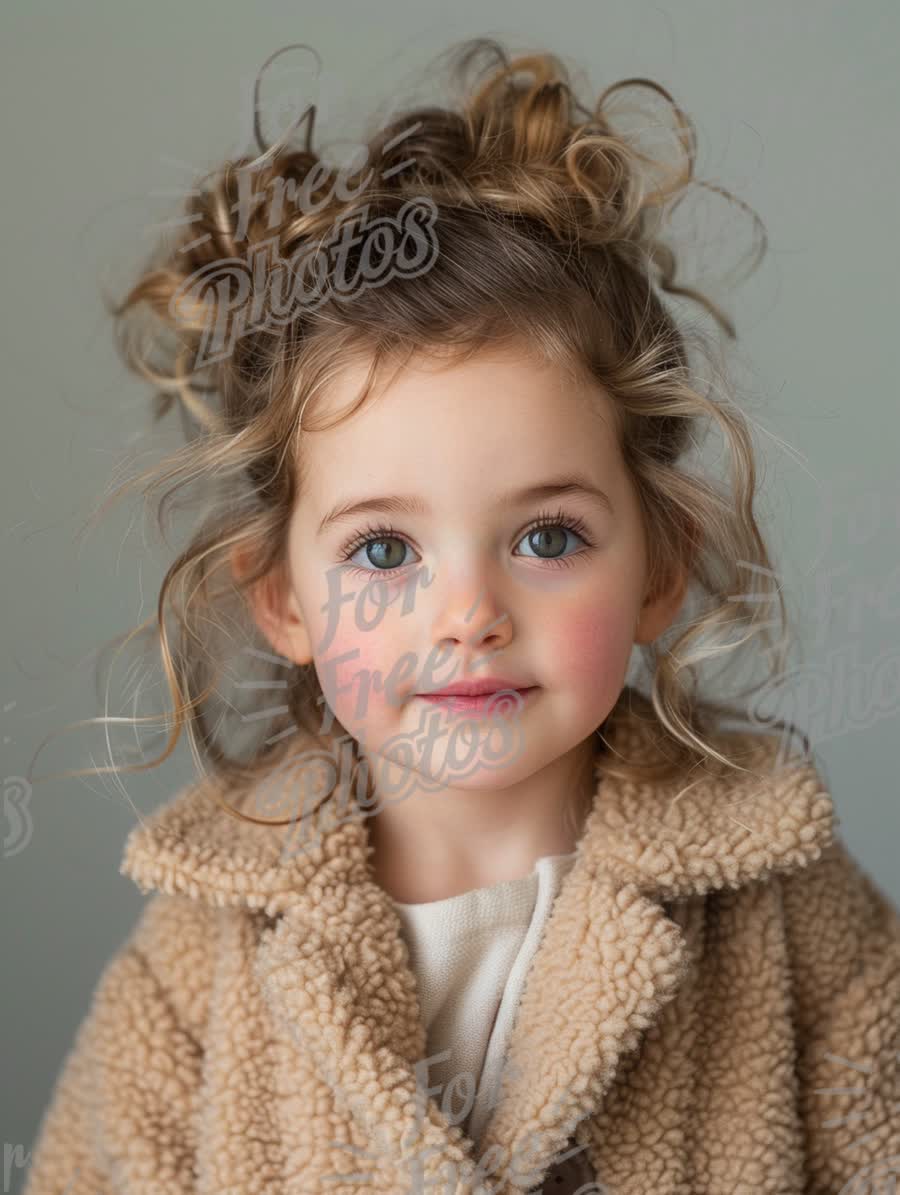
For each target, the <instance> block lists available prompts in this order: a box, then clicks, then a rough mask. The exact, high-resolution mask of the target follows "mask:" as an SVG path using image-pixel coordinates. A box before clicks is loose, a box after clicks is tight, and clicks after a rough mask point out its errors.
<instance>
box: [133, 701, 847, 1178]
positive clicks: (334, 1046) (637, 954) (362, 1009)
mask: <svg viewBox="0 0 900 1195" xmlns="http://www.w3.org/2000/svg"><path fill="white" fill-rule="evenodd" d="M734 735H737V738H736V739H735V738H734V737H733V736H734ZM606 738H607V742H608V743H609V744H610V748H611V750H612V751H613V752H615V753H618V754H622V755H624V756H626V757H634V758H640V759H643V758H650V757H652V756H654V755H655V754H656V753H657V752H658V750H659V746H658V741H657V739H656V737H655V736H654V734H653V733H652V730H651V728H650V726H649V724H647V723H641V722H638V721H634V720H630V719H621V720H619V719H615V720H613V722H612V725H611V726H610V728H609V730H608V732H607V735H606ZM729 744H731V745H734V746H739V747H741V748H744V747H746V746H747V745H748V744H749V745H752V746H753V752H752V754H751V755H749V757H745V758H744V766H745V767H746V768H749V769H751V771H747V772H735V771H733V770H730V769H729V770H728V771H727V772H726V773H724V775H718V776H717V775H715V774H713V773H710V774H707V773H703V774H702V775H701V776H700V777H699V778H698V779H697V780H696V781H695V783H694V784H693V785H692V786H691V787H689V788H687V790H685V786H684V785H683V784H682V783H678V782H675V781H673V782H670V783H654V784H640V785H638V784H633V783H625V782H622V781H619V780H615V779H614V778H612V777H610V776H608V775H607V776H603V775H602V761H599V762H598V785H597V789H596V793H595V797H594V802H593V805H592V808H591V810H590V812H589V815H588V817H587V819H586V822H585V826H584V829H583V832H582V836H581V838H580V840H579V843H578V846H577V854H576V859H575V862H574V864H573V866H572V868H571V869H570V870H569V872H568V874H567V875H566V876H565V877H564V880H563V884H562V887H561V889H560V891H559V893H558V895H557V898H556V901H555V902H554V907H553V909H552V910H551V915H550V918H549V920H548V922H547V925H546V927H545V930H544V934H543V936H542V938H541V941H540V943H539V945H538V950H537V953H536V955H535V958H534V960H533V962H532V966H531V969H530V971H529V976H528V980H527V983H526V986H525V989H524V991H523V993H522V997H521V1000H520V1004H519V1008H518V1010H517V1016H516V1020H515V1022H514V1025H513V1030H512V1033H511V1036H510V1040H509V1045H508V1050H507V1056H506V1062H505V1069H504V1073H503V1077H502V1081H501V1090H500V1093H499V1095H498V1099H497V1103H496V1104H495V1106H494V1108H493V1111H492V1114H491V1117H490V1119H489V1121H488V1123H487V1125H486V1127H485V1131H484V1133H483V1134H482V1136H481V1140H480V1142H479V1143H478V1146H477V1153H476V1144H475V1143H474V1142H473V1141H472V1140H471V1139H469V1138H467V1137H466V1136H465V1135H464V1134H463V1133H462V1131H461V1130H460V1128H459V1127H455V1126H452V1125H451V1124H450V1122H449V1121H448V1120H447V1118H446V1117H445V1115H444V1113H443V1111H442V1107H441V1095H440V1094H439V1095H438V1096H437V1098H435V1097H434V1096H431V1097H428V1098H427V1099H426V1098H425V1096H424V1091H423V1089H424V1088H425V1087H427V1086H428V1084H429V1076H428V1075H427V1073H426V1074H425V1075H424V1076H423V1075H422V1073H421V1070H420V1069H417V1063H418V1064H419V1066H421V1062H420V1060H422V1059H424V1058H426V1057H427V1053H428V1051H427V1041H426V1030H425V1026H424V1024H423V1022H422V1019H421V1015H420V1006H419V1004H418V999H417V992H416V983H417V981H416V978H415V975H414V974H413V972H412V970H411V968H410V966H409V962H408V956H407V955H406V953H405V952H404V948H403V943H402V938H401V925H400V921H399V917H398V915H397V912H396V910H395V909H394V907H393V904H392V902H391V901H390V899H389V897H388V896H387V894H386V893H385V892H384V890H383V889H382V888H381V887H380V886H379V885H378V884H377V883H376V882H375V881H374V879H373V876H372V871H371V868H370V845H369V841H368V826H367V820H366V819H360V820H356V821H348V820H345V821H343V822H340V821H338V823H337V824H334V825H332V826H331V827H330V828H325V829H323V831H322V833H321V835H320V836H319V839H318V841H312V842H310V841H309V840H308V839H307V840H306V841H305V843H304V844H303V849H300V850H296V849H295V850H286V846H287V844H288V841H289V839H288V836H287V834H286V831H285V829H284V828H273V827H260V826H256V825H252V824H249V823H244V822H241V821H240V820H237V819H234V818H232V817H229V816H228V815H227V814H225V813H224V812H222V811H221V810H219V809H218V807H217V806H216V805H215V803H214V801H213V800H212V797H211V794H210V791H209V790H208V789H207V788H206V787H205V786H204V785H200V786H197V787H196V788H192V789H189V790H187V791H185V792H183V793H182V794H180V795H179V796H178V797H177V798H176V799H175V800H174V801H172V802H171V803H170V804H169V805H167V806H164V807H163V808H162V809H161V810H159V811H158V812H157V813H156V814H154V815H153V816H152V817H150V818H149V819H148V820H147V822H146V824H142V825H141V826H138V827H136V828H135V829H134V830H133V831H132V832H131V834H130V835H129V838H128V841H127V843H126V848H125V853H124V858H123V861H122V864H121V868H120V870H121V871H122V873H123V874H126V875H129V876H130V877H131V878H132V879H133V880H134V881H135V882H136V883H137V884H138V886H139V887H140V888H141V889H142V890H143V891H149V890H150V889H157V890H159V891H162V892H167V893H173V894H175V893H181V894H184V895H187V896H190V897H193V898H194V899H198V900H203V901H206V902H209V903H212V904H214V905H216V906H224V907H227V906H231V907H245V908H248V909H251V910H258V911H260V912H264V913H265V914H266V915H267V916H268V918H269V919H270V921H271V925H270V926H269V927H268V928H267V929H266V931H265V932H264V933H263V934H262V936H261V939H260V945H259V949H258V950H257V952H256V954H255V957H254V962H253V973H254V977H255V980H256V982H257V983H258V984H259V987H260V990H261V992H262V994H263V996H264V999H265V1000H266V1002H267V1004H268V1006H269V1008H270V1010H271V1013H272V1015H273V1017H274V1019H275V1023H276V1024H277V1025H278V1026H280V1028H281V1029H282V1030H283V1031H284V1032H285V1034H286V1035H287V1036H288V1037H289V1038H290V1039H291V1040H292V1041H293V1042H294V1043H295V1044H296V1046H297V1047H298V1048H299V1049H301V1050H302V1052H303V1056H304V1057H306V1058H307V1059H308V1058H310V1057H312V1059H313V1060H314V1063H315V1067H316V1072H317V1074H319V1075H320V1076H322V1077H323V1080H324V1081H327V1082H328V1083H329V1085H330V1086H331V1088H332V1090H333V1092H334V1093H335V1097H336V1099H337V1100H338V1102H339V1104H340V1105H341V1106H342V1107H344V1108H345V1110H346V1114H347V1115H348V1116H349V1117H351V1118H352V1121H353V1122H355V1134H354V1136H355V1138H356V1140H359V1139H362V1140H364V1141H365V1142H366V1148H359V1147H357V1146H354V1145H349V1144H347V1142H346V1140H344V1143H343V1144H341V1143H338V1142H332V1143H331V1145H332V1148H333V1149H334V1151H335V1152H334V1155H333V1156H334V1157H335V1161H336V1164H335V1176H337V1174H339V1173H346V1172H348V1171H352V1172H354V1173H356V1174H357V1175H361V1176H362V1177H360V1178H359V1179H358V1180H357V1181H360V1182H362V1183H363V1185H366V1186H369V1187H370V1188H372V1189H375V1188H376V1187H377V1188H378V1189H381V1187H382V1186H384V1189H388V1188H389V1189H392V1190H393V1189H397V1190H400V1189H402V1190H409V1189H412V1187H411V1186H410V1176H411V1175H413V1174H415V1175H416V1176H417V1181H418V1182H419V1183H431V1184H432V1185H435V1186H437V1187H440V1189H441V1190H444V1191H452V1192H454V1195H487V1192H488V1191H490V1190H491V1189H493V1190H497V1191H500V1192H503V1195H506V1193H507V1192H518V1191H525V1190H528V1189H530V1188H531V1187H532V1186H533V1185H535V1184H536V1183H539V1182H540V1181H542V1179H543V1177H544V1175H545V1173H546V1170H547V1168H548V1167H549V1166H550V1165H551V1164H552V1162H553V1160H554V1155H557V1156H558V1155H559V1154H560V1152H561V1151H564V1150H565V1148H566V1146H567V1145H568V1144H569V1143H570V1141H571V1140H572V1137H573V1133H574V1130H575V1129H576V1127H577V1126H578V1125H579V1123H580V1122H582V1121H584V1120H585V1119H586V1118H589V1117H590V1116H591V1115H592V1113H594V1112H597V1111H598V1110H599V1109H600V1108H601V1106H602V1101H603V1099H604V1096H605V1095H606V1093H607V1092H608V1091H609V1089H610V1086H611V1084H612V1082H613V1079H614V1077H615V1074H616V1071H617V1068H618V1065H619V1062H620V1060H621V1058H622V1057H623V1056H624V1055H625V1054H626V1052H628V1051H630V1050H632V1049H634V1048H635V1047H636V1045H637V1043H638V1041H639V1035H640V1033H641V1032H643V1031H644V1030H646V1029H647V1028H648V1027H649V1026H650V1025H652V1024H653V1022H654V1020H655V1019H656V1017H657V1016H658V1014H659V1012H660V1010H661V1009H662V1008H663V1006H664V1005H665V1004H667V1003H668V1002H669V1001H670V1000H671V999H672V998H673V996H674V995H675V993H676V992H677V990H678V988H679V986H680V984H681V982H682V980H684V979H685V977H686V976H687V974H688V972H689V959H688V955H689V950H688V948H687V943H686V939H685V936H684V934H683V932H682V930H681V928H680V925H679V924H678V922H677V920H676V919H674V918H673V917H671V916H670V915H669V912H670V910H668V909H666V908H665V907H664V905H663V902H667V901H668V902H671V901H678V900H680V899H681V898H687V897H690V896H694V895H702V894H704V893H707V892H710V891H713V890H715V889H721V888H726V887H731V888H736V887H739V886H741V885H743V884H746V883H749V882H751V881H753V880H759V879H762V878H764V877H766V876H767V875H768V874H769V873H771V872H776V871H782V872H784V871H791V870H794V869H796V868H800V867H803V866H806V865H807V864H808V863H810V862H812V861H813V860H814V859H816V858H817V857H818V856H819V854H820V853H821V851H822V850H823V849H824V848H825V847H826V846H827V845H828V844H829V843H830V842H831V839H832V830H833V822H834V818H833V807H832V802H831V798H830V796H829V794H828V793H827V791H826V790H825V788H824V786H823V784H822V782H821V780H820V778H819V775H818V773H817V771H816V770H815V768H814V766H813V765H812V764H811V763H810V762H808V761H803V762H801V763H799V764H796V763H795V764H793V765H790V766H784V767H780V768H775V767H774V766H773V763H774V760H775V757H776V756H775V751H776V747H777V740H774V739H772V738H768V737H767V738H762V737H760V738H753V737H752V736H751V737H750V738H749V739H748V737H747V735H746V734H741V733H740V732H730V733H729V732H719V734H718V735H717V743H716V745H717V746H718V747H719V749H720V750H724V749H727V747H728V746H729ZM307 758H308V757H307ZM286 787H290V786H289V784H288V783H287V782H286ZM295 787H296V784H295ZM251 797H252V794H247V796H246V799H245V800H243V801H241V802H240V805H239V807H241V808H243V809H244V810H245V811H251V810H252V811H253V812H254V813H255V814H257V815H259V816H263V815H265V814H267V815H268V816H276V814H275V812H274V811H273V810H271V809H270V810H268V811H266V810H263V809H261V808H260V801H259V794H258V792H257V793H256V795H255V797H253V803H252V804H251V803H250V798H251ZM232 803H233V804H238V802H235V801H233V800H232ZM281 816H282V817H283V816H285V814H284V812H283V811H282V812H281ZM278 1058H279V1061H278V1064H277V1065H278V1066H280V1067H282V1068H283V1074H281V1075H280V1076H278V1078H277V1080H276V1082H277V1084H278V1089H279V1090H281V1091H291V1090H292V1089H293V1085H294V1082H295V1075H296V1067H297V1059H296V1057H292V1056H291V1053H290V1051H285V1050H281V1051H279V1052H278ZM583 1147H584V1146H582V1148H583ZM348 1149H349V1150H352V1151H353V1154H352V1156H351V1155H348V1154H347V1153H346V1151H347V1150H348ZM342 1151H344V1153H343V1156H342ZM479 1159H481V1166H482V1169H481V1171H479V1169H478V1165H477V1163H478V1161H479ZM338 1162H342V1163H343V1165H342V1166H341V1165H339V1164H338ZM485 1171H486V1173H485ZM386 1172H387V1175H388V1176H389V1177H387V1178H385V1177H384V1176H385V1173H386ZM376 1173H377V1174H378V1175H379V1177H378V1178H377V1179H376V1178H375V1175H376ZM365 1175H368V1178H366V1177H364V1176H365ZM448 1175H451V1176H454V1183H453V1184H452V1185H448ZM501 1175H503V1176H504V1178H505V1181H504V1183H503V1184H502V1185H501V1186H499V1187H496V1186H494V1187H492V1186H491V1185H490V1184H492V1183H496V1180H497V1178H498V1177H499V1176H501ZM484 1181H486V1182H487V1183H488V1184H489V1185H488V1186H485V1185H483V1182H484ZM672 1182H673V1183H675V1182H676V1180H675V1179H674V1178H673V1179H672ZM415 1189H420V1188H419V1187H418V1186H417V1187H416V1188H415ZM670 1190H672V1191H674V1187H670V1186H660V1187H659V1188H658V1195H667V1193H668V1192H670Z"/></svg>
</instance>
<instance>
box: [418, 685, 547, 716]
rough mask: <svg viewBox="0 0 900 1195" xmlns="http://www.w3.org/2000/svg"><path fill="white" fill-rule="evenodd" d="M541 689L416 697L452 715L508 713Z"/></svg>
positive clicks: (422, 695) (436, 694)
mask: <svg viewBox="0 0 900 1195" xmlns="http://www.w3.org/2000/svg"><path fill="white" fill-rule="evenodd" d="M539 688H540V686H539V685H529V686H528V687H527V688H523V689H499V690H495V691H494V692H491V693H477V694H476V693H417V694H416V696H417V697H418V699H419V700H420V701H426V702H428V703H429V704H430V705H435V706H440V707H441V709H444V710H446V711H447V712H448V713H450V714H486V713H491V712H492V711H493V710H495V709H497V710H499V711H500V712H501V713H507V712H511V711H510V707H511V706H512V705H517V706H518V708H521V706H522V704H523V703H524V702H526V701H528V700H530V699H531V698H533V697H534V695H535V694H536V693H537V692H538V690H539ZM516 695H518V700H517V697H516Z"/></svg>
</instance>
